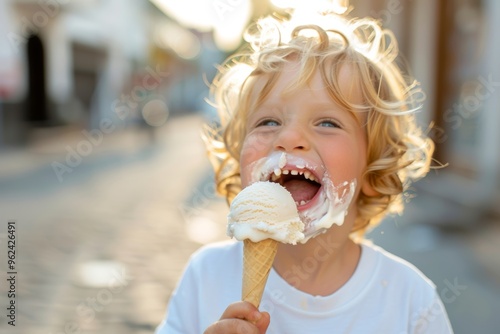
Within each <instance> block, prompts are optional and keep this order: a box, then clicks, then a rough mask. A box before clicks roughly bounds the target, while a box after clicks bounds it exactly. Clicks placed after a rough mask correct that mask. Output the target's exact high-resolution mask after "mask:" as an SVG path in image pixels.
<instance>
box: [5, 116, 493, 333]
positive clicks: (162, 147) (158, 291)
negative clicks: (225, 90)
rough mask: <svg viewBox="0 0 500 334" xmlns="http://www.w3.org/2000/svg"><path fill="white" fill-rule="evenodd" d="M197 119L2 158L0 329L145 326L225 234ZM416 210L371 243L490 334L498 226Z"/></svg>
mask: <svg viewBox="0 0 500 334" xmlns="http://www.w3.org/2000/svg"><path fill="white" fill-rule="evenodd" d="M201 122H202V118H201V117H200V116H198V115H195V114H190V115H187V116H183V117H176V118H172V119H170V120H169V121H168V123H167V125H166V126H165V127H163V128H162V129H161V130H160V131H158V133H157V136H156V142H151V137H150V136H149V134H148V133H146V132H144V131H141V130H138V129H129V130H123V131H116V132H114V133H111V134H105V135H103V138H102V143H98V144H96V145H92V146H90V149H89V147H85V144H84V143H85V141H86V140H88V138H87V137H85V136H84V135H83V134H82V133H81V132H79V131H76V132H75V131H68V132H63V133H61V134H60V135H58V136H57V137H53V136H52V137H48V138H45V139H43V138H42V139H40V140H38V141H37V142H36V143H34V144H32V145H30V146H29V147H28V148H27V149H25V150H23V151H9V152H5V151H4V152H0V159H1V161H2V163H1V164H0V213H1V214H0V233H1V234H0V236H1V239H0V247H1V248H2V250H1V252H0V256H1V260H0V268H2V275H6V272H7V267H6V264H7V258H6V254H7V244H6V242H7V233H6V227H7V221H9V220H15V221H16V233H17V239H16V240H17V244H16V247H17V253H16V266H17V267H16V270H17V277H16V287H15V288H16V300H15V301H16V327H11V326H9V325H8V324H7V323H6V321H5V320H6V319H7V320H9V319H8V318H6V317H5V315H4V314H0V316H1V317H2V320H1V321H0V333H27V334H31V333H33V334H38V333H44V334H61V333H122V334H128V333H134V334H135V333H138V334H142V333H152V332H153V331H154V328H155V327H156V325H157V324H158V323H159V322H160V321H161V319H162V318H163V315H164V312H165V308H166V305H167V302H168V298H169V296H170V294H171V293H172V290H173V289H174V287H175V284H176V282H177V280H178V278H179V277H180V275H181V272H182V269H183V267H184V265H185V264H186V261H187V260H188V258H189V256H190V254H191V253H192V252H193V251H194V250H195V249H197V248H198V247H199V246H200V245H202V244H204V243H208V242H211V241H216V240H221V239H225V238H227V237H226V236H225V235H224V232H225V226H224V224H225V215H226V213H227V207H226V205H225V203H224V201H223V200H222V199H220V198H217V197H215V196H214V195H213V185H212V182H211V174H210V166H209V165H208V161H207V159H206V155H205V150H204V147H203V144H202V142H201V140H200V125H201ZM71 149H74V150H75V151H77V150H80V151H81V152H84V153H88V154H85V155H82V156H81V161H80V162H78V159H76V158H74V157H73V158H71V157H70V158H69V159H70V162H71V163H72V166H74V167H71V172H69V171H68V170H66V172H65V173H63V174H62V182H60V181H59V180H58V178H57V176H56V173H55V172H54V169H53V167H52V166H51V164H52V163H53V162H59V163H61V164H66V163H67V161H66V159H67V158H68V154H69V153H68V152H70V151H71ZM85 149H87V151H85ZM71 159H75V160H71ZM77 162H78V163H77ZM68 166H69V165H68ZM59 172H60V173H61V170H59ZM435 205H438V203H437V202H436V203H435ZM421 210H432V209H431V208H430V207H429V205H428V204H427V203H420V202H419V201H418V200H416V201H414V202H413V204H412V205H411V206H410V207H409V208H408V210H407V215H406V216H405V217H403V218H398V219H397V220H395V221H394V220H387V221H385V222H384V223H383V224H381V226H380V227H379V228H377V229H376V230H374V231H373V232H372V233H371V234H370V235H369V237H370V238H371V239H373V240H374V241H375V242H376V243H377V244H380V245H381V246H383V247H385V248H387V249H388V250H390V251H392V252H394V253H396V254H398V255H401V256H402V257H404V258H406V259H408V260H410V261H411V262H413V263H415V264H416V265H417V266H418V267H419V268H421V269H422V270H423V271H424V273H425V274H426V275H428V276H429V277H430V278H431V279H433V281H434V282H435V283H436V285H437V288H438V291H439V292H440V293H441V294H442V297H445V298H446V301H445V305H446V307H447V309H448V311H449V313H450V318H451V321H452V323H453V326H454V328H455V332H456V333H457V334H468V333H485V334H490V333H491V334H493V333H498V328H500V319H499V318H498V317H497V316H496V314H497V313H498V310H499V309H500V303H499V300H500V270H499V268H500V267H499V264H500V263H499V262H498V254H499V246H498V245H499V241H500V231H499V226H500V225H499V224H498V222H496V223H492V224H486V223H483V224H476V225H475V226H480V227H481V228H480V229H477V230H476V229H471V228H469V229H465V230H464V229H461V230H450V229H443V228H442V227H440V226H436V225H433V224H422V222H421V221H419V217H421V215H420V212H422V211H421ZM403 222H404V223H403ZM1 282H2V283H1V284H2V285H1V295H0V305H1V307H0V308H1V309H2V310H4V311H3V312H2V313H6V311H7V310H6V307H7V305H8V303H9V301H10V299H9V298H8V294H7V289H6V288H8V286H7V285H6V278H5V277H1ZM453 288H455V289H454V290H453ZM450 293H451V295H450Z"/></svg>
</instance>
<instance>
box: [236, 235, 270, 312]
mask: <svg viewBox="0 0 500 334" xmlns="http://www.w3.org/2000/svg"><path fill="white" fill-rule="evenodd" d="M277 250H278V241H276V240H273V239H265V240H262V241H259V242H253V241H251V240H248V239H245V240H244V247H243V289H242V299H243V301H247V302H250V303H252V304H253V305H254V306H255V307H257V308H258V307H259V305H260V300H261V299H262V294H263V293H264V287H265V286H266V282H267V277H268V276H269V272H270V271H271V267H272V265H273V261H274V257H275V255H276V251H277Z"/></svg>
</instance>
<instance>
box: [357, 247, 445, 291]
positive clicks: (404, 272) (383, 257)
mask: <svg viewBox="0 0 500 334" xmlns="http://www.w3.org/2000/svg"><path fill="white" fill-rule="evenodd" d="M362 249H363V252H366V253H368V254H367V255H368V256H370V257H372V258H374V259H376V261H377V263H378V266H379V269H380V272H381V273H385V276H388V277H392V278H398V279H405V280H406V281H407V282H408V283H409V284H418V285H421V288H425V287H427V288H429V289H432V290H434V289H435V288H436V286H435V284H434V283H433V282H432V281H431V280H430V279H429V278H428V277H427V276H426V275H425V274H424V273H422V271H421V270H420V269H418V268H417V267H416V266H415V265H413V264H412V263H410V262H408V261H407V260H405V259H402V258H401V257H399V256H397V255H394V254H392V253H390V252H388V251H386V250H385V249H383V248H382V247H380V246H376V245H374V244H372V243H370V242H364V243H363V244H362Z"/></svg>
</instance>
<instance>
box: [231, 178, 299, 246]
mask: <svg viewBox="0 0 500 334" xmlns="http://www.w3.org/2000/svg"><path fill="white" fill-rule="evenodd" d="M229 210H230V211H229V215H228V225H227V234H228V235H229V236H230V237H235V238H236V239H238V240H246V239H250V240H251V241H253V242H259V241H262V240H265V239H274V240H276V241H279V242H282V243H289V244H296V243H297V241H300V240H302V239H303V238H304V234H303V233H302V232H303V230H304V224H303V223H302V221H301V219H300V217H299V214H298V212H297V206H296V204H295V202H294V200H293V198H292V195H291V194H290V193H289V192H288V190H286V189H285V188H284V187H282V186H281V185H280V184H278V183H274V182H266V181H264V182H255V183H253V184H251V185H250V186H248V187H246V188H244V189H243V190H242V191H241V192H240V193H239V194H238V195H237V196H236V197H235V198H234V200H233V201H232V203H231V207H230V209H229Z"/></svg>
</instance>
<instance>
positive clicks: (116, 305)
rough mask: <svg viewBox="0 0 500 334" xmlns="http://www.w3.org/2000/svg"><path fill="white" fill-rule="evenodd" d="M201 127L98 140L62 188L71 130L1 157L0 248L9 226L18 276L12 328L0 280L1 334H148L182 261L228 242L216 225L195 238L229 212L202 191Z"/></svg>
mask: <svg viewBox="0 0 500 334" xmlns="http://www.w3.org/2000/svg"><path fill="white" fill-rule="evenodd" d="M201 121H202V120H201V118H200V117H199V116H196V115H191V116H188V117H178V118H174V119H172V120H169V122H168V123H167V126H166V127H165V128H163V129H162V130H161V132H159V133H157V141H156V143H155V144H151V143H150V142H149V137H148V134H147V133H144V132H142V131H139V130H134V129H132V130H126V131H125V130H124V131H120V132H117V133H113V134H109V135H104V138H103V140H102V143H101V144H100V145H98V146H95V147H94V148H93V150H92V152H91V153H90V154H88V155H87V156H82V161H81V163H80V164H79V165H77V166H76V167H75V168H73V170H72V172H71V173H65V174H63V181H62V182H59V180H58V179H57V177H56V174H55V172H54V170H53V168H52V167H51V165H50V164H51V163H52V162H53V161H58V162H61V163H64V162H65V158H66V157H65V155H67V152H68V150H67V149H66V146H70V147H72V148H74V149H75V150H76V149H77V148H78V145H81V143H82V141H84V140H85V139H86V138H85V137H84V136H83V135H82V134H81V133H79V132H78V133H74V132H71V133H69V134H66V135H62V136H61V137H60V138H56V139H51V140H44V141H41V142H40V143H38V144H36V145H32V146H30V147H29V148H28V150H27V151H25V152H22V153H19V152H13V153H9V154H4V155H3V156H2V158H3V159H2V161H5V160H8V161H9V163H10V167H8V166H6V165H3V167H0V172H1V173H2V174H0V212H1V213H2V214H1V217H0V219H2V220H3V221H2V222H1V223H2V225H1V227H0V232H2V233H3V234H2V244H1V247H2V248H6V245H5V242H6V224H7V220H9V219H13V220H15V221H16V226H17V230H16V232H17V259H16V262H17V268H16V269H17V272H18V275H17V282H16V305H17V310H16V313H17V314H16V327H15V328H13V327H11V326H8V325H7V324H6V323H5V319H6V318H5V315H4V314H3V313H5V307H4V306H6V305H8V304H7V303H8V302H9V300H8V299H7V293H4V292H3V291H5V290H4V283H5V278H4V277H2V294H1V295H0V305H2V307H1V308H2V309H3V310H4V311H3V312H2V320H1V322H0V333H30V334H31V333H33V334H35V333H44V334H49V333H53V334H60V333H123V334H126V333H152V332H153V330H154V328H155V326H156V325H157V324H158V323H159V322H160V321H161V319H162V317H163V315H164V312H165V308H166V304H167V300H168V298H169V295H170V294H171V292H172V289H173V288H174V286H175V283H176V281H177V280H178V278H179V275H180V274H181V271H182V269H183V266H184V265H185V263H186V261H187V259H188V257H189V255H190V254H191V253H192V252H193V251H194V250H195V249H196V248H198V247H199V246H200V242H208V241H212V240H217V239H218V238H219V239H220V238H223V237H224V226H222V225H220V228H218V227H219V226H217V227H216V228H215V229H212V230H210V233H204V234H203V233H201V234H200V233H196V232H199V231H198V230H197V229H196V227H197V226H199V225H200V224H202V223H203V222H205V224H204V227H207V226H208V227H213V225H216V223H215V222H217V221H218V222H221V223H220V224H223V222H224V220H223V219H222V220H221V219H217V218H216V217H213V220H209V219H210V215H214V213H213V212H221V215H224V214H225V211H224V210H226V208H225V204H224V203H223V201H222V200H217V199H214V196H213V193H212V190H213V188H212V187H209V186H207V184H209V183H206V182H207V178H208V177H207V173H208V171H209V165H208V162H207V159H206V156H205V151H204V147H203V145H202V142H201V140H200V139H199V138H200V122H201ZM13 160H15V161H13ZM1 168H3V169H1ZM209 199H210V201H209ZM194 205H197V207H196V208H195V207H194ZM219 206H220V209H219V208H218V207H219ZM205 210H206V211H207V212H209V211H210V212H212V213H211V214H206V215H205V214H204V213H205ZM199 217H203V219H202V218H199ZM189 236H190V237H191V239H190V238H189ZM193 240H194V241H193ZM196 240H197V241H196ZM0 254H1V255H2V263H1V265H2V269H6V268H5V265H6V260H5V259H6V257H5V256H4V254H6V251H4V249H2V252H1V253H0ZM5 272H6V270H3V273H5Z"/></svg>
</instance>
